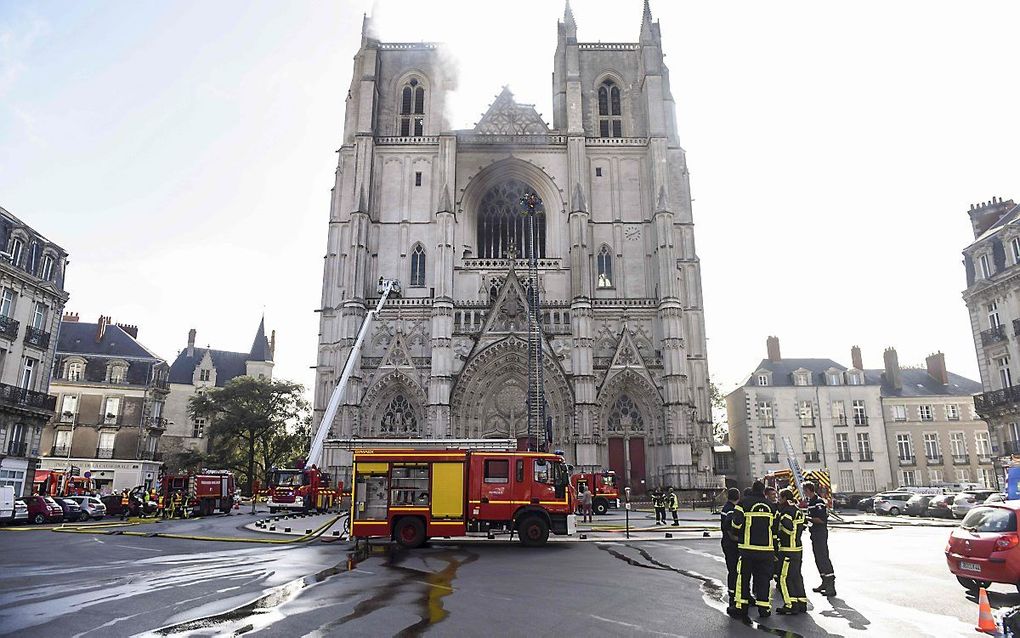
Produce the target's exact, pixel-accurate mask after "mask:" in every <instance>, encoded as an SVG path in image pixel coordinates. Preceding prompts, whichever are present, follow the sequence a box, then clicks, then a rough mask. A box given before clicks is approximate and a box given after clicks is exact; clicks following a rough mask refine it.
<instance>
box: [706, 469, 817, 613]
mask: <svg viewBox="0 0 1020 638" xmlns="http://www.w3.org/2000/svg"><path fill="white" fill-rule="evenodd" d="M803 490H804V500H805V501H806V508H804V509H802V508H801V507H800V504H799V503H798V502H797V500H796V498H795V492H794V491H793V490H792V489H790V488H784V489H782V490H780V491H779V492H778V493H777V492H776V489H775V488H772V487H769V488H766V487H765V484H764V483H763V482H762V481H755V482H754V484H753V485H752V486H751V487H750V488H748V489H746V490H744V492H743V494H741V492H740V490H738V489H737V488H735V487H734V488H730V489H729V490H728V491H727V494H726V504H725V505H723V507H722V509H721V511H720V513H721V515H722V525H721V528H722V550H723V554H724V555H725V556H726V570H727V588H728V589H729V607H728V608H727V610H726V612H727V613H728V614H729V615H730V616H732V617H733V618H739V619H747V618H748V614H749V613H750V607H751V605H753V606H755V607H756V608H757V609H758V616H759V617H761V618H765V617H768V616H770V615H771V614H772V607H771V602H770V599H771V585H772V580H773V579H775V580H776V581H777V583H778V587H779V591H780V593H781V594H782V597H783V606H782V607H780V608H779V609H777V610H776V613H778V614H784V615H787V614H803V613H807V610H808V609H807V603H808V599H807V593H806V592H805V590H804V578H803V576H802V575H801V566H802V555H803V550H804V544H803V542H802V541H801V534H802V533H803V532H804V528H805V527H807V526H809V525H810V529H811V549H812V551H813V553H814V559H815V566H816V567H817V568H818V574H819V575H820V576H821V578H822V584H821V585H819V586H818V587H815V588H814V589H813V590H812V591H815V592H818V593H821V594H822V595H824V596H826V597H832V596H835V595H836V576H835V574H834V573H833V569H832V562H831V561H830V560H829V530H828V517H829V511H828V507H827V506H826V504H825V501H824V500H823V499H822V498H821V497H819V496H818V493H817V489H816V487H815V485H814V483H811V482H805V483H804V484H803Z"/></svg>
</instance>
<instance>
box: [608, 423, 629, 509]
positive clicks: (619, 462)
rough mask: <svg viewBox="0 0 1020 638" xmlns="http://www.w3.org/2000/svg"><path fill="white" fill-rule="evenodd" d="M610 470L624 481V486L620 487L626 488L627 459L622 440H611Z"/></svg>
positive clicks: (621, 495)
mask: <svg viewBox="0 0 1020 638" xmlns="http://www.w3.org/2000/svg"><path fill="white" fill-rule="evenodd" d="M609 469H611V470H612V471H614V472H616V475H617V476H618V477H620V479H622V480H623V481H624V484H623V485H621V486H620V487H621V488H622V487H624V486H626V484H627V483H626V479H627V458H626V456H625V454H624V452H623V439H622V438H618V437H617V438H610V439H609ZM620 497H621V498H622V497H623V494H620Z"/></svg>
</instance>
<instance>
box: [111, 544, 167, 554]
mask: <svg viewBox="0 0 1020 638" xmlns="http://www.w3.org/2000/svg"><path fill="white" fill-rule="evenodd" d="M99 542H100V543H102V542H103V541H99ZM114 545H115V546H116V547H123V548H125V549H137V550H141V551H143V552H156V553H158V554H162V553H163V550H161V549H151V548H149V547H133V546H131V545H119V544H116V543H115V544H114Z"/></svg>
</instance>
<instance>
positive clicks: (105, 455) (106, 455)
mask: <svg viewBox="0 0 1020 638" xmlns="http://www.w3.org/2000/svg"><path fill="white" fill-rule="evenodd" d="M96 458H97V459H112V458H113V448H112V447H101V448H99V449H98V450H96Z"/></svg>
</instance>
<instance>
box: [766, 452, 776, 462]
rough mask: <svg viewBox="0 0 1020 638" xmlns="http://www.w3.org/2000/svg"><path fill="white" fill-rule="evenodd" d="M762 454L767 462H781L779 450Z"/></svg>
mask: <svg viewBox="0 0 1020 638" xmlns="http://www.w3.org/2000/svg"><path fill="white" fill-rule="evenodd" d="M762 456H763V457H765V458H764V461H765V462H766V463H778V462H779V452H765V453H764V454H762Z"/></svg>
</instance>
